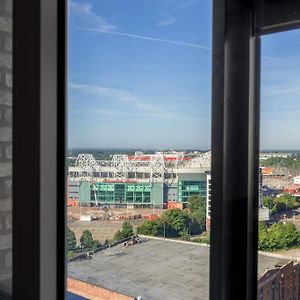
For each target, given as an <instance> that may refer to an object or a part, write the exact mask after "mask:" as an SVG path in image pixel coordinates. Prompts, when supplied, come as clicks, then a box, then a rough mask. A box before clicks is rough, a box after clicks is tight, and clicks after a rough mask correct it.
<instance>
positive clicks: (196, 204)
mask: <svg viewBox="0 0 300 300" xmlns="http://www.w3.org/2000/svg"><path fill="white" fill-rule="evenodd" d="M188 202H189V204H188V208H189V210H190V212H191V213H193V212H195V211H197V210H198V209H200V208H204V209H205V207H206V199H205V197H200V196H191V197H190V198H189V199H188Z"/></svg>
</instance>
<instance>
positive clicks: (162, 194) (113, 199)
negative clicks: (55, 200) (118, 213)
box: [68, 151, 211, 208]
mask: <svg viewBox="0 0 300 300" xmlns="http://www.w3.org/2000/svg"><path fill="white" fill-rule="evenodd" d="M210 160H211V154H210V152H206V153H199V152H192V153H184V152H175V151H172V152H156V153H155V154H144V153H143V152H136V153H135V155H133V156H129V155H119V154H118V155H113V156H112V159H111V160H106V161H104V160H95V158H94V157H93V156H92V155H91V154H80V155H78V157H77V159H76V163H75V166H69V170H68V173H69V185H68V198H69V199H78V201H79V203H80V205H88V206H105V205H109V206H114V207H129V208H152V207H154V208H167V207H169V206H170V205H172V204H173V205H175V206H176V204H178V205H179V206H180V205H181V206H184V205H185V204H187V203H188V199H189V197H191V196H193V195H200V196H203V197H205V198H207V175H208V173H209V172H210Z"/></svg>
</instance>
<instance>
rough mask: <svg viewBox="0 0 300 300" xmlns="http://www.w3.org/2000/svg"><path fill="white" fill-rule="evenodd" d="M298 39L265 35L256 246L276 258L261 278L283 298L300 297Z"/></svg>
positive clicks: (299, 34) (261, 285) (295, 32)
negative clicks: (299, 285) (299, 275)
mask: <svg viewBox="0 0 300 300" xmlns="http://www.w3.org/2000/svg"><path fill="white" fill-rule="evenodd" d="M299 38H300V31H299V30H293V31H287V32H282V33H277V34H272V35H268V36H264V37H263V38H262V56H261V59H262V65H261V136H260V145H261V153H260V209H259V211H260V215H259V217H260V222H259V241H258V245H259V250H260V251H261V253H262V254H263V257H264V259H265V260H266V259H268V258H273V260H274V262H273V265H272V266H271V267H269V268H268V270H266V268H265V267H263V262H261V261H259V270H261V271H262V272H261V273H260V274H259V279H258V280H259V288H260V289H261V291H263V290H264V291H266V290H270V293H271V299H283V298H284V295H285V294H287V295H288V291H289V289H290V293H293V295H291V294H290V296H289V298H291V299H298V298H299V294H297V293H298V287H297V286H298V285H297V282H298V280H299V279H298V277H297V276H298V274H299V270H300V268H299V263H298V262H297V261H299V256H300V239H299V237H300V218H299V212H300V211H299V207H300V193H299V192H300V179H299V178H300V177H299V175H300V132H299V126H300V121H299V117H298V116H299V112H300V106H299V95H300V90H299V87H300V80H299V75H300V60H299V58H300V57H299V53H300V52H299V50H300V42H299ZM289 274H290V275H289ZM270 276H271V277H272V279H270ZM263 299H264V298H263Z"/></svg>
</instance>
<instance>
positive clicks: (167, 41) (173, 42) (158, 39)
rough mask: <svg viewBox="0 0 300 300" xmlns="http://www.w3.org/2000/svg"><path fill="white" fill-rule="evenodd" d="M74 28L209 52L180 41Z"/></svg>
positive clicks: (203, 47)
mask: <svg viewBox="0 0 300 300" xmlns="http://www.w3.org/2000/svg"><path fill="white" fill-rule="evenodd" d="M75 28H76V29H78V30H84V31H91V32H98V33H106V34H112V35H118V36H124V37H129V38H135V39H140V40H147V41H152V42H159V43H167V44H174V45H179V46H186V47H192V48H199V49H203V50H211V47H208V46H203V45H199V44H194V43H188V42H181V41H176V40H169V39H161V38H156V37H152V36H145V35H137V34H132V33H128V32H118V31H109V30H102V29H96V28H89V27H75Z"/></svg>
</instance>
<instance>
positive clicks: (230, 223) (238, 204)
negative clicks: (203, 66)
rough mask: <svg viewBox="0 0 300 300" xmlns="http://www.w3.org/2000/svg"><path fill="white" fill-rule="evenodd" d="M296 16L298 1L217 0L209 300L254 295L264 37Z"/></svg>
mask: <svg viewBox="0 0 300 300" xmlns="http://www.w3.org/2000/svg"><path fill="white" fill-rule="evenodd" d="M299 14H300V3H299V1H298V3H296V1H293V0H288V1H284V0H276V1H274V0H273V1H272V0H262V1H259V0H253V1H251V0H247V1H246V0H227V1H224V0H214V1H213V73H212V138H211V141H212V170H211V173H212V175H211V176H212V179H211V180H212V186H213V189H212V190H211V249H210V251H211V252H210V257H212V258H213V259H211V260H210V287H209V288H210V299H211V300H219V299H247V300H250V299H256V298H257V259H258V249H257V244H258V194H259V191H258V186H259V130H260V129H259V118H260V117H259V116H260V109H259V106H260V38H261V36H262V35H264V34H268V33H274V32H279V31H284V30H290V29H296V28H300V16H299ZM236 287H238V288H236Z"/></svg>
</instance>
